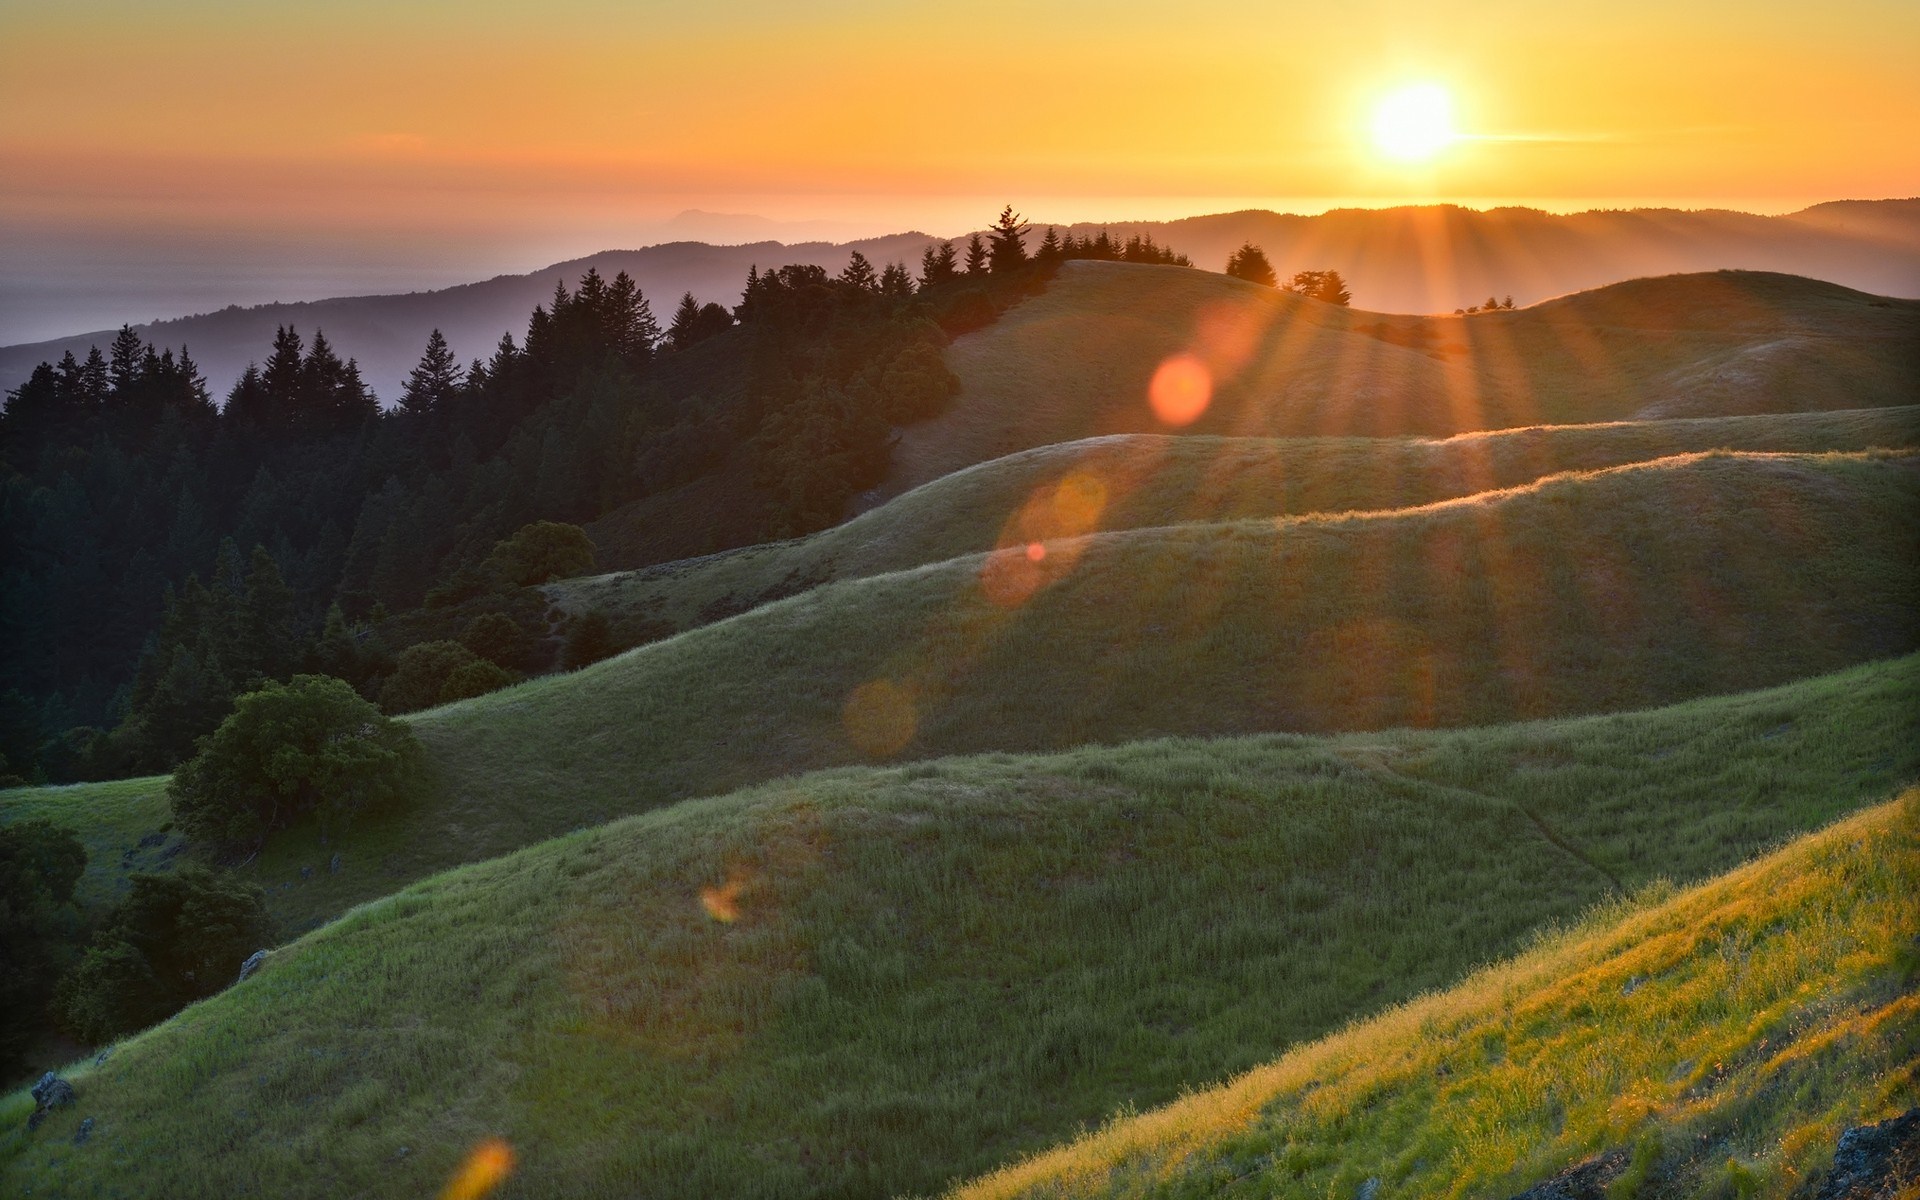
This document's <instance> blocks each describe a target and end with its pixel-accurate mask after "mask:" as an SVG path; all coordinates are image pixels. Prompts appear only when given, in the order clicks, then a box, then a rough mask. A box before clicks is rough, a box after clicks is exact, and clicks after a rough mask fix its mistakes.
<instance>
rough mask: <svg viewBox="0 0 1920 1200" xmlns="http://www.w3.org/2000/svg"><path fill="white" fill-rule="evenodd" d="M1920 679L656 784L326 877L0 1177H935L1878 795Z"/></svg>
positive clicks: (749, 1183)
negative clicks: (480, 840)
mask: <svg viewBox="0 0 1920 1200" xmlns="http://www.w3.org/2000/svg"><path fill="white" fill-rule="evenodd" d="M1917 681H1920V661H1917V660H1912V659H1909V660H1903V661H1901V662H1898V663H1890V664H1879V665H1874V666H1869V667H1864V668H1860V669H1857V670H1855V671H1852V672H1849V673H1846V674H1844V675H1841V676H1836V677H1833V678H1829V679H1824V680H1819V681H1813V682H1809V683H1803V684H1797V685H1794V686H1792V687H1790V688H1785V689H1779V690H1777V691H1774V692H1771V693H1761V694H1756V695H1748V696H1740V697H1734V698H1727V699H1716V700H1705V701H1697V702H1694V703H1691V704H1687V705H1682V706H1678V707H1675V708H1670V709H1664V710H1659V711H1653V712H1645V713H1635V714H1626V715H1619V716H1610V717H1600V718H1587V719H1582V720H1570V721H1552V722H1544V723H1539V724H1533V725H1527V726H1519V727H1513V728H1503V729H1494V730H1461V731H1401V732H1394V733H1366V734H1356V735H1348V736H1341V737H1332V738H1317V737H1297V736H1284V735H1268V736H1262V737H1253V738H1242V739H1230V740H1224V741H1161V742H1152V743H1145V744H1139V745H1132V746H1124V747H1117V748H1097V747H1089V748H1082V749H1079V750H1075V751H1072V752H1069V753H1065V754H1058V755H1051V756H1045V757H1021V756H1014V755H1005V754H990V755H984V756H980V757H976V758H966V759H946V760H940V761H935V762H925V763H914V764H908V765H904V766H898V767H887V768H853V769H846V770H841V771H836V772H828V773H824V774H818V775H812V776H807V777H803V778H800V779H795V780H791V781H786V782H780V783H773V784H767V785H764V786H761V787H759V788H755V789H752V790H749V791H746V792H742V793H738V794H734V795H730V796H726V797H721V798H716V799H709V800H698V801H692V802H689V803H684V804H679V805H675V806H672V807H671V808H667V809H663V810H660V811H657V812H653V813H649V814H646V815H643V816H640V817H636V818H631V819H628V820H625V821H621V822H618V823H616V824H613V825H610V826H606V827H604V828H600V829H594V830H591V831H584V832H581V833H577V834H573V835H570V836H567V837H564V838H562V839H560V840H558V841H555V842H551V843H547V844H544V845H541V846H537V847H534V848H532V849H529V850H526V851H523V852H521V853H518V854H514V855H511V856H509V857H507V858H503V859H498V860H495V861H491V862H486V863H482V864H479V865H476V866H472V867H468V868H464V869H462V870H459V871H456V872H453V873H451V874H446V875H441V876H437V877H435V878H433V879H430V880H427V881H425V882H422V883H419V884H416V885H415V886H413V887H410V888H408V889H406V890H404V891H402V892H400V893H399V894H397V895H395V896H393V897H390V898H388V899H385V900H380V901H376V902H374V903H371V904H367V905H364V906H363V907H360V908H358V909H356V910H355V911H353V912H351V913H349V914H348V915H347V916H346V917H344V918H343V919H341V920H339V921H337V922H335V923H333V924H330V925H328V926H326V927H325V928H324V929H321V930H320V931H318V932H316V933H314V934H312V935H309V936H307V937H305V938H302V939H301V940H299V941H298V942H295V943H294V944H292V945H291V946H288V947H286V948H284V949H282V950H280V951H278V952H276V954H275V955H274V956H273V957H272V958H271V959H270V960H269V962H268V965H267V967H266V968H264V969H263V971H262V972H261V973H260V974H258V975H256V976H255V977H254V978H253V979H251V980H249V981H248V982H247V983H246V984H243V985H240V986H237V987H235V988H232V989H230V990H229V991H227V992H225V993H223V994H222V995H220V996H219V997H216V998H215V999H213V1000H211V1001H208V1002H205V1003H203V1004H200V1005H196V1006H194V1007H193V1008H190V1009H188V1010H187V1011H186V1012H184V1013H183V1014H181V1015H180V1016H179V1017H177V1018H175V1019H174V1020H172V1021H171V1022H169V1023H167V1024H165V1025H163V1026H161V1027H159V1028H157V1029H154V1030H152V1031H149V1032H148V1033H146V1034H143V1035H141V1036H140V1037H137V1038H135V1039H132V1040H130V1041H129V1042H127V1043H125V1044H123V1045H121V1046H119V1047H117V1048H115V1049H114V1051H113V1052H112V1054H111V1055H110V1056H109V1057H108V1058H107V1060H106V1061H105V1062H104V1064H102V1065H99V1066H91V1065H88V1066H83V1067H80V1068H79V1069H77V1070H75V1071H73V1072H72V1076H73V1078H74V1079H75V1082H76V1086H77V1087H78V1088H79V1090H80V1095H81V1103H80V1105H79V1107H78V1108H77V1109H75V1110H73V1111H72V1112H71V1113H68V1114H63V1115H62V1116H60V1117H59V1118H57V1119H56V1120H54V1121H53V1122H51V1123H49V1124H48V1125H47V1126H46V1127H45V1128H44V1129H43V1130H42V1131H41V1132H40V1133H39V1134H36V1135H34V1136H32V1137H28V1136H27V1135H25V1134H24V1132H22V1131H21V1129H20V1124H19V1120H18V1118H20V1117H22V1116H23V1115H24V1109H23V1107H22V1106H23V1105H26V1104H28V1102H27V1101H25V1100H23V1099H21V1098H20V1097H18V1096H16V1097H13V1098H11V1099H9V1100H8V1101H6V1103H5V1105H4V1106H0V1127H3V1128H6V1129H8V1130H9V1132H6V1133H4V1134H0V1159H4V1166H0V1178H4V1180H5V1186H7V1187H10V1188H14V1189H16V1190H17V1189H18V1188H21V1187H24V1186H26V1185H28V1184H31V1186H32V1187H33V1188H34V1193H35V1194H37V1195H109V1194H112V1193H113V1192H114V1191H115V1190H116V1189H117V1190H120V1191H122V1192H126V1191H136V1190H140V1189H141V1185H142V1183H143V1182H149V1181H152V1180H156V1179H163V1180H166V1181H168V1184H169V1185H170V1186H173V1187H175V1188H177V1189H178V1190H179V1191H180V1192H181V1194H238V1193H243V1192H251V1193H262V1192H265V1193H272V1194H276V1195H291V1196H299V1195H332V1194H343V1193H345V1194H357V1195H408V1196H411V1195H419V1194H423V1193H431V1192H432V1191H433V1190H434V1189H435V1188H436V1187H437V1186H438V1184H439V1183H440V1182H441V1181H443V1180H444V1179H445V1178H447V1177H448V1176H449V1175H450V1174H451V1173H452V1172H453V1170H454V1169H455V1168H456V1166H457V1165H458V1163H459V1161H460V1160H461V1158H462V1156H463V1155H464V1154H466V1153H467V1151H468V1150H469V1149H470V1148H471V1147H472V1146H473V1145H474V1144H476V1143H477V1142H479V1141H480V1140H482V1139H483V1138H488V1137H494V1136H499V1137H504V1138H505V1139H507V1140H508V1141H509V1143H511V1145H512V1146H513V1147H514V1150H515V1153H516V1156H517V1158H518V1161H519V1163H520V1167H519V1169H518V1173H517V1175H516V1176H515V1182H514V1183H513V1184H512V1185H511V1189H510V1190H509V1191H508V1192H507V1193H505V1194H508V1195H554V1194H565V1195H579V1196H615V1195H617V1196H648V1195H657V1196H685V1195H728V1196H801V1195H855V1196H881V1195H887V1194H893V1193H898V1192H901V1191H911V1190H918V1191H928V1190H933V1189H937V1188H940V1187H942V1186H945V1185H947V1184H949V1183H951V1182H955V1181H957V1180H958V1179H960V1178H963V1177H966V1176H971V1175H975V1174H978V1173H980V1172H983V1171H987V1170H990V1169H992V1168H994V1167H996V1166H998V1165H1001V1164H1004V1163H1005V1162H1007V1161H1009V1160H1010V1159H1012V1158H1014V1157H1017V1156H1018V1155H1020V1154H1024V1153H1029V1152H1033V1151H1036V1150H1039V1149H1042V1148H1044V1147H1046V1146H1048V1145H1050V1144H1054V1143H1056V1142H1058V1141H1060V1140H1061V1139H1063V1138H1067V1137H1071V1136H1072V1135H1073V1134H1074V1133H1075V1132H1076V1130H1078V1129H1080V1128H1082V1127H1083V1126H1091V1125H1092V1124H1097V1123H1099V1122H1101V1121H1103V1120H1105V1119H1107V1118H1108V1117H1110V1116H1111V1115H1113V1114H1114V1113H1115V1112H1117V1111H1122V1110H1125V1109H1127V1108H1128V1107H1129V1106H1130V1107H1131V1108H1133V1109H1135V1110H1141V1111H1144V1110H1147V1109H1149V1108H1151V1107H1152V1106H1154V1105H1157V1104H1162V1103H1165V1102H1168V1101H1171V1100H1173V1099H1175V1098H1176V1097H1177V1096H1178V1095H1179V1094H1180V1093H1182V1092H1183V1091H1185V1090H1189V1089H1192V1088H1195V1087H1199V1086H1203V1085H1206V1084H1209V1083H1211V1082H1213V1081H1217V1080H1219V1079H1222V1078H1225V1077H1227V1076H1230V1075H1232V1074H1235V1073H1238V1072H1243V1071H1246V1070H1250V1069H1252V1068H1254V1067H1255V1066H1257V1065H1258V1064H1259V1063H1261V1062H1263V1061H1266V1060H1268V1059H1270V1058H1272V1057H1273V1056H1274V1055H1276V1054H1278V1053H1280V1052H1282V1051H1283V1050H1285V1049H1287V1048H1288V1047H1289V1046H1293V1045H1298V1044H1301V1043H1304V1042H1307V1041H1310V1040H1312V1039H1314V1038H1317V1037H1320V1036H1323V1035H1325V1034H1327V1033H1329V1032H1332V1031H1334V1030H1337V1029H1338V1028H1340V1027H1341V1026H1342V1025H1343V1024H1344V1023H1345V1022H1347V1021H1348V1020H1349V1019H1351V1018H1352V1017H1353V1016H1354V1015H1356V1014H1363V1013H1367V1012H1371V1011H1377V1010H1380V1009H1382V1008H1385V1007H1388V1006H1391V1005H1394V1004H1396V1003H1401V1002H1404V1001H1408V1000H1411V999H1413V998H1414V997H1416V996H1418V995H1420V994H1422V993H1424V992H1427V991H1430V990H1432V989H1435V988H1439V987H1444V986H1447V985H1449V984H1451V983H1453V982H1455V981H1457V980H1459V979H1460V978H1461V977H1462V976H1463V975H1464V974H1465V973H1466V972H1467V971H1469V970H1470V969H1471V968H1472V967H1474V966H1475V965H1477V964H1481V963H1485V962H1488V961H1491V960H1493V959H1495V958H1497V957H1499V956H1502V955H1506V954H1511V953H1514V952H1516V951H1518V950H1521V949H1523V948H1524V947H1525V946H1526V945H1527V944H1528V942H1529V939H1530V938H1531V937H1533V936H1534V934H1535V932H1536V931H1537V930H1539V929H1541V928H1543V927H1549V926H1554V925H1557V924H1567V923H1570V922H1573V921H1575V920H1576V919H1577V918H1578V917H1579V916H1580V914H1582V913H1584V912H1587V911H1588V910H1590V909H1591V908H1592V907H1593V906H1595V905H1596V904H1601V903H1605V902H1609V901H1612V900H1616V899H1617V898H1618V896H1619V895H1620V889H1621V888H1624V889H1626V890H1628V891H1631V892H1636V893H1637V892H1639V891H1640V890H1641V889H1643V888H1645V887H1647V886H1648V885H1650V884H1652V883H1654V882H1655V881H1656V880H1658V879H1660V878H1662V877H1666V876H1671V877H1673V878H1676V879H1679V880H1681V881H1683V882H1684V881H1688V880H1692V879H1695V878H1699V877H1701V876H1703V875H1705V874H1708V873H1712V872H1716V871H1720V870H1724V869H1726V868H1728V867H1730V866H1732V865H1734V864H1736V863H1738V862H1739V861H1741V860H1742V859H1744V858H1745V857H1747V856H1749V855H1751V854H1752V853H1754V852H1756V851H1757V850H1759V849H1761V848H1763V847H1766V846H1768V845H1771V844H1774V843H1776V842H1777V841H1779V840H1780V839H1782V838H1785V837H1788V836H1790V835H1792V834H1793V833H1795V832H1797V831H1801V830H1806V829H1810V828H1814V827H1816V826H1818V825H1819V824H1821V823H1823V822H1826V821H1828V820H1830V819H1832V818H1833V817H1835V816H1836V815H1839V814H1842V813H1845V812H1847V811H1848V810H1849V809H1852V808H1854V807H1855V806H1857V805H1858V804H1860V803H1862V802H1863V801H1864V800H1866V799H1868V798H1871V797H1873V796H1878V795H1885V794H1887V792H1888V791H1889V790H1891V789H1892V788H1893V787H1894V786H1896V785H1897V783H1898V782H1899V781H1902V780H1910V779H1913V778H1915V777H1916V775H1920V740H1916V739H1914V738H1913V737H1912V736H1911V734H1912V732H1913V730H1912V713H1913V711H1914V698H1915V688H1916V683H1917ZM1787 723H1791V729H1792V731H1793V733H1792V734H1791V735H1788V734H1780V733H1777V731H1778V730H1779V728H1780V726H1781V725H1783V724H1787ZM1730 756H1731V757H1737V758H1740V759H1743V760H1746V761H1747V762H1748V763H1749V764H1750V765H1749V766H1748V767H1747V768H1746V769H1744V770H1742V771H1739V772H1729V771H1728V770H1727V769H1726V763H1727V761H1728V759H1729V757H1730ZM1589 790H1590V791H1591V792H1592V799H1593V801H1594V802H1595V803H1596V804H1604V803H1606V802H1607V801H1608V800H1609V799H1610V798H1612V797H1615V796H1622V797H1633V798H1635V803H1633V804H1632V805H1630V806H1629V807H1628V808H1627V809H1626V811H1623V812H1621V813H1619V814H1617V815H1615V814H1609V815H1608V818H1607V821H1606V823H1605V828H1604V830H1603V831H1598V832H1597V831H1596V830H1595V829H1594V828H1593V827H1592V826H1583V825H1582V824H1581V821H1580V816H1581V814H1580V813H1579V812H1576V811H1573V810H1572V806H1570V805H1568V804H1566V803H1564V800H1565V798H1566V797H1568V796H1571V795H1574V794H1577V793H1579V792H1581V791H1589ZM1622 838H1624V839H1628V840H1629V841H1631V842H1632V843H1633V844H1634V845H1636V846H1639V847H1641V848H1642V849H1641V852H1640V853H1639V854H1638V855H1637V856H1621V857H1617V858H1614V859H1609V858H1608V857H1607V855H1608V845H1609V839H1622ZM1596 864H1604V865H1605V867H1606V869H1604V870H1602V869H1599V868H1598V867H1597V866H1596ZM329 878H338V877H329ZM303 886H311V885H303ZM1849 1086H1851V1085H1849ZM182 1097H191V1098H192V1102H191V1103H182V1101H181V1098H182ZM88 1116H91V1117H93V1118H94V1121H95V1125H94V1127H93V1135H92V1138H91V1140H90V1141H89V1142H88V1143H87V1144H86V1145H85V1146H82V1147H74V1146H71V1145H70V1144H68V1139H69V1138H70V1136H71V1134H72V1132H73V1131H74V1128H75V1127H76V1124H77V1122H78V1121H79V1120H81V1119H83V1118H84V1117H88ZM403 1149H404V1153H403ZM1543 1161H1544V1160H1543Z"/></svg>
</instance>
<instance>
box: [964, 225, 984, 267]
mask: <svg viewBox="0 0 1920 1200" xmlns="http://www.w3.org/2000/svg"><path fill="white" fill-rule="evenodd" d="M986 272H987V244H986V243H985V242H984V241H982V240H981V239H980V235H979V234H977V233H976V234H974V235H973V236H972V237H970V238H968V239H967V274H968V275H984V274H986Z"/></svg>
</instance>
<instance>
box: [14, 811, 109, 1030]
mask: <svg viewBox="0 0 1920 1200" xmlns="http://www.w3.org/2000/svg"><path fill="white" fill-rule="evenodd" d="M86 866H87V851H86V848H85V847H83V846H82V845H81V844H80V839H78V838H76V837H74V836H73V834H72V833H70V832H69V831H67V830H65V829H62V828H60V827H59V826H57V825H55V824H53V823H52V822H51V821H39V820H34V821H20V822H17V823H16V824H13V825H8V826H6V827H4V828H0V946H4V947H5V953H3V954H0V1012H4V1013H6V1014H7V1017H6V1020H4V1021H0V1065H6V1066H11V1065H12V1064H13V1063H14V1062H16V1061H17V1060H18V1058H19V1056H20V1055H21V1054H22V1053H23V1052H25V1050H26V1049H27V1046H28V1043H29V1042H30V1041H31V1040H32V1038H33V1036H34V1034H35V1033H36V1032H37V1031H38V1029H39V1026H40V1024H41V1020H42V1014H44V1013H45V1011H46V1007H47V1001H48V1000H49V999H51V998H52V994H53V988H52V987H51V986H50V984H51V982H52V979H53V976H54V973H55V964H56V960H57V959H58V957H59V956H60V953H61V952H62V951H63V950H64V949H65V947H63V945H62V943H63V942H65V941H66V937H67V935H66V934H65V928H64V927H65V921H63V919H62V918H63V917H64V916H65V914H63V913H62V911H61V910H62V909H64V908H65V907H66V906H67V905H68V904H70V903H71V902H72V900H73V887H74V885H75V884H76V883H78V882H79V881H80V873H81V872H82V871H84V870H86Z"/></svg>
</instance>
